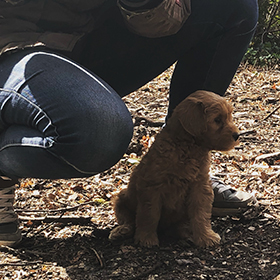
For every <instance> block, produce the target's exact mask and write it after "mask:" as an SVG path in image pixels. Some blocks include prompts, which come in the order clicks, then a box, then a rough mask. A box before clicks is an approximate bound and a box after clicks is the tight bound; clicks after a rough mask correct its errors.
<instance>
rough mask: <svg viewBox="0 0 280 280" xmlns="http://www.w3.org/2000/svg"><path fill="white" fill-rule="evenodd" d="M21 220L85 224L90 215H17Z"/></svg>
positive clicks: (88, 220)
mask: <svg viewBox="0 0 280 280" xmlns="http://www.w3.org/2000/svg"><path fill="white" fill-rule="evenodd" d="M18 217H19V219H20V220H22V221H39V222H44V223H52V222H61V223H71V222H72V223H75V224H87V223H89V222H90V220H91V218H92V217H73V216H65V217H62V215H60V216H45V217H29V216H21V215H19V216H18Z"/></svg>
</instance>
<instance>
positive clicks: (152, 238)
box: [134, 233, 159, 248]
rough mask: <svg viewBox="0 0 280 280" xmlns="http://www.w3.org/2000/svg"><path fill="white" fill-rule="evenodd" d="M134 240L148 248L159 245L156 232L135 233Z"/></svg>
mask: <svg viewBox="0 0 280 280" xmlns="http://www.w3.org/2000/svg"><path fill="white" fill-rule="evenodd" d="M134 241H135V243H136V244H139V245H140V246H143V247H148V248H151V247H153V246H158V245H159V241H158V237H157V234H156V233H154V234H149V235H148V234H145V235H144V234H139V233H136V234H135V236H134Z"/></svg>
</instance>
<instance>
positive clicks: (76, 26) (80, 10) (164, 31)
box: [0, 0, 190, 55]
mask: <svg viewBox="0 0 280 280" xmlns="http://www.w3.org/2000/svg"><path fill="white" fill-rule="evenodd" d="M181 1H182V2H181ZM118 8H120V11H121V13H120V14H122V15H123V19H124V22H125V23H126V24H127V26H128V28H129V29H130V30H131V31H132V32H134V33H137V34H139V35H142V36H147V37H149V36H150V35H151V37H156V36H161V35H162V36H167V35H170V34H174V33H176V32H177V31H178V30H179V29H180V28H181V25H182V24H183V23H184V21H185V20H186V19H187V17H188V16H189V14H190V0H177V1H175V0H163V1H162V2H161V4H159V5H158V6H157V7H155V8H154V9H151V10H148V11H145V12H144V13H142V12H141V13H140V14H141V15H139V14H136V13H135V12H130V11H127V10H125V9H123V7H122V6H121V5H120V4H119V5H117V0H0V55H1V54H3V53H4V52H6V51H9V50H16V49H24V48H27V47H34V46H46V47H48V48H50V49H55V50H63V51H72V50H73V48H74V46H75V44H76V43H77V41H78V40H79V39H80V38H81V37H83V36H84V35H85V34H88V33H90V32H91V31H92V30H94V29H95V28H98V26H100V25H101V24H102V23H103V22H104V21H105V20H106V18H109V17H110V14H111V13H110V11H111V10H112V11H118ZM115 14H116V13H115ZM178 19H179V20H178ZM174 27H175V28H174Z"/></svg>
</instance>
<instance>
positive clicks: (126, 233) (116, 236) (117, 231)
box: [109, 225, 134, 241]
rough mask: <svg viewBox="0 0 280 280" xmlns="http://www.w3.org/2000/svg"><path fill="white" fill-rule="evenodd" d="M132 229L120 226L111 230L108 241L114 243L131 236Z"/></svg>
mask: <svg viewBox="0 0 280 280" xmlns="http://www.w3.org/2000/svg"><path fill="white" fill-rule="evenodd" d="M133 231H134V230H133V227H132V226H131V225H121V226H118V227H116V228H114V229H112V230H111V232H110V235H109V239H110V240H111V241H116V240H120V239H125V238H129V237H132V236H133Z"/></svg>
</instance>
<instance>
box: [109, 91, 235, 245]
mask: <svg viewBox="0 0 280 280" xmlns="http://www.w3.org/2000/svg"><path fill="white" fill-rule="evenodd" d="M231 113H232V107H231V106H230V105H229V104H228V103H227V102H226V100H225V99H224V98H223V97H221V96H219V95H217V94H214V93H212V92H207V91H197V92H195V93H193V94H191V95H190V96H189V97H187V98H186V99H185V100H183V101H182V102H181V103H180V104H179V105H178V106H177V107H176V108H175V110H174V112H173V114H172V116H171V118H170V119H169V120H168V122H167V125H166V126H165V127H164V128H163V129H162V131H161V132H160V133H159V134H158V135H157V137H156V140H155V142H154V143H153V145H152V146H151V148H150V150H149V152H148V153H147V154H146V155H145V156H144V157H143V159H142V161H141V162H140V163H139V165H138V166H137V167H136V168H135V169H134V172H133V173H132V176H131V178H130V183H129V185H128V188H127V189H124V190H122V191H121V192H120V193H119V194H118V195H117V197H116V199H115V203H114V210H115V214H116V217H117V221H118V223H119V226H117V227H116V228H114V229H113V230H112V231H111V233H110V236H109V238H110V239H111V240H117V239H120V238H123V237H128V236H132V235H133V234H134V240H135V242H136V243H139V244H140V245H142V246H147V247H150V246H153V245H158V244H159V241H158V235H157V231H158V229H167V228H172V230H174V231H176V233H177V234H178V235H179V237H180V238H191V239H192V241H193V242H194V243H195V244H196V245H198V246H202V247H208V246H211V245H215V244H217V243H219V241H220V236H219V235H218V234H217V233H215V232H214V231H213V230H212V228H211V221H210V218H211V210H212V202H213V198H214V195H213V190H212V187H211V185H210V179H209V175H208V173H209V164H210V156H209V151H211V150H220V151H227V150H230V149H231V148H233V147H234V145H235V144H237V139H238V129H237V127H236V126H235V125H234V123H233V121H232V115H231Z"/></svg>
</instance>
